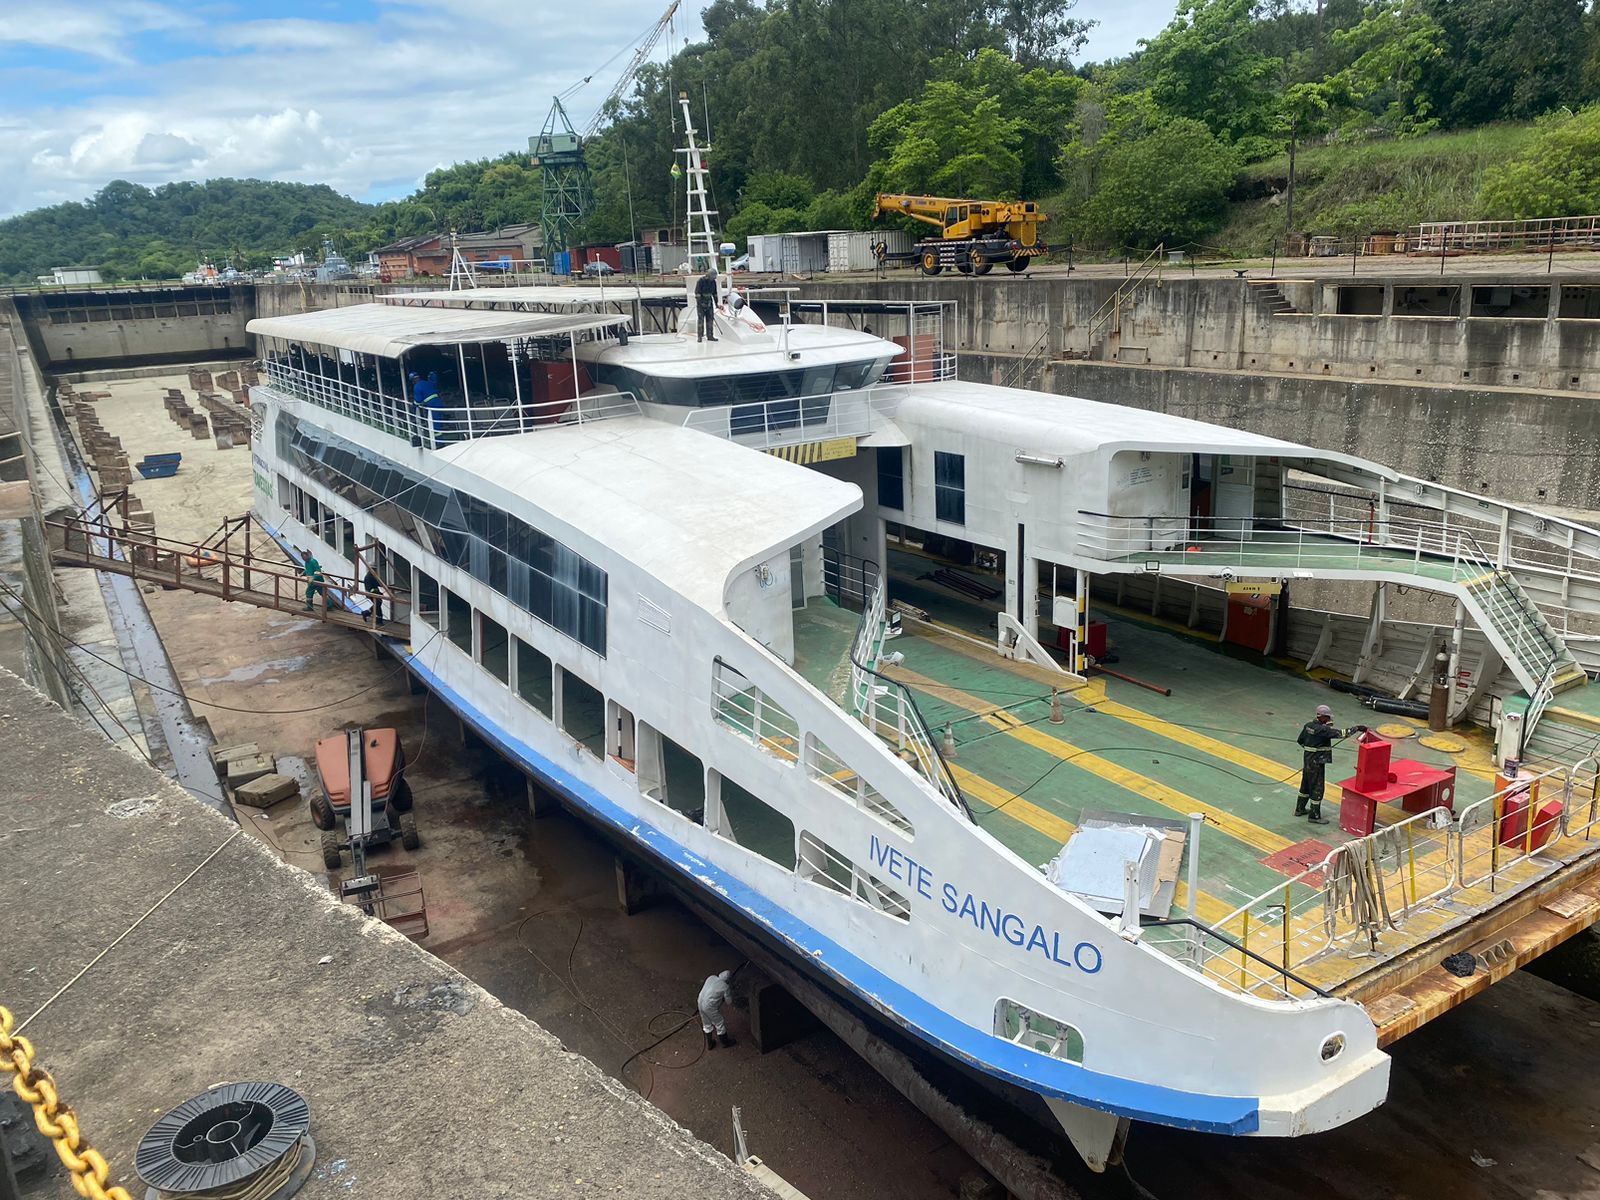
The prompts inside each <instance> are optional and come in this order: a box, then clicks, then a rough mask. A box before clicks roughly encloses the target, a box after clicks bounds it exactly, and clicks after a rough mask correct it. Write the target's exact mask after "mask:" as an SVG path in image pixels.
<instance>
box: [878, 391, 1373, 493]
mask: <svg viewBox="0 0 1600 1200" xmlns="http://www.w3.org/2000/svg"><path fill="white" fill-rule="evenodd" d="M893 415H894V417H895V419H896V421H897V422H899V423H900V424H902V425H909V426H916V425H926V426H933V427H935V428H938V429H939V430H941V431H943V432H945V433H947V434H959V433H962V432H969V433H972V434H974V435H982V436H985V437H989V438H991V439H993V438H1001V437H1009V438H1011V439H1012V440H1014V441H1015V443H1016V446H1017V449H1019V450H1026V451H1029V452H1031V453H1034V454H1058V455H1063V456H1068V457H1070V456H1073V455H1080V454H1103V455H1110V454H1114V453H1116V452H1117V451H1119V450H1155V451H1164V452H1169V453H1177V454H1182V453H1194V454H1235V455H1240V456H1243V457H1246V458H1268V457H1273V458H1281V459H1285V460H1287V461H1289V462H1320V463H1336V464H1338V465H1340V466H1342V467H1346V468H1350V469H1353V470H1355V471H1357V472H1359V473H1361V474H1363V475H1370V476H1373V477H1382V478H1385V479H1390V480H1394V479H1398V478H1399V476H1398V475H1397V474H1396V473H1395V472H1394V471H1392V470H1391V469H1389V468H1388V467H1385V466H1383V465H1382V464H1381V463H1376V462H1370V461H1368V460H1367V459H1362V458H1356V457H1355V456H1354V455H1350V454H1344V453H1341V452H1339V451H1334V450H1320V449H1317V448H1315V447H1312V446H1305V445H1301V444H1300V443H1298V442H1287V441H1284V440H1282V439H1281V438H1274V437H1266V436H1264V435H1262V434H1258V433H1250V432H1248V431H1247V430H1242V429H1231V428H1229V427H1228V426H1225V425H1212V424H1210V423H1209V422H1206V421H1196V420H1193V419H1192V418H1190V417H1179V416H1173V415H1171V414H1169V413H1163V412H1155V411H1152V410H1149V409H1142V408H1130V407H1127V406H1125V405H1121V404H1108V403H1105V402H1103V401H1099V400H1085V399H1083V398H1082V397H1079V396H1057V395H1046V394H1044V393H1042V392H1034V391H1026V390H1024V389H1022V388H1008V387H996V386H994V385H992V384H986V383H968V382H965V381H960V382H957V381H952V382H948V383H926V384H918V385H917V386H916V387H912V388H908V389H906V391H905V393H904V399H903V400H902V402H901V403H900V405H899V406H898V408H896V410H895V411H894V414H893Z"/></svg>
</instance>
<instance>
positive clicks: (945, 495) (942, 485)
mask: <svg viewBox="0 0 1600 1200" xmlns="http://www.w3.org/2000/svg"><path fill="white" fill-rule="evenodd" d="M933 511H934V515H935V516H936V517H938V518H939V520H941V521H948V522H950V523H951V524H952V525H965V524H966V523H967V459H966V455H964V454H947V453H945V452H944V451H943V450H935V451H934V452H933Z"/></svg>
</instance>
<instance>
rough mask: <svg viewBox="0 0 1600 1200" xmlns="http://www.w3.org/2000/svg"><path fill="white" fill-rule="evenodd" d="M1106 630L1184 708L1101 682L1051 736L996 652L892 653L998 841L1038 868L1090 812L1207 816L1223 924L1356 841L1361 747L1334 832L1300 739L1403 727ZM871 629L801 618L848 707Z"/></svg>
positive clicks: (911, 632)
mask: <svg viewBox="0 0 1600 1200" xmlns="http://www.w3.org/2000/svg"><path fill="white" fill-rule="evenodd" d="M894 563H895V565H896V567H898V568H901V569H899V570H897V571H896V573H895V575H894V577H893V581H892V587H891V594H892V595H894V596H896V597H897V598H904V599H907V600H908V601H909V602H910V603H913V604H916V605H917V606H918V607H921V608H931V609H932V610H933V611H934V612H935V614H936V615H937V616H938V617H940V618H944V617H947V616H954V617H955V618H956V620H957V621H959V622H960V623H961V624H963V625H968V626H970V625H973V624H976V623H977V621H978V620H980V619H982V617H983V610H982V608H981V606H978V605H976V604H973V603H971V602H968V601H966V600H965V599H963V598H959V597H957V598H954V599H951V600H945V599H943V598H941V597H938V596H937V594H936V593H935V591H934V589H935V588H936V587H937V585H933V584H930V583H928V582H927V581H919V580H918V579H917V577H916V576H917V574H918V573H920V572H921V570H922V569H923V568H924V567H925V566H926V560H921V559H918V558H916V557H915V556H904V557H903V558H896V559H894ZM1096 618H1097V619H1103V620H1106V621H1107V624H1108V625H1109V631H1108V632H1109V638H1110V648H1111V649H1112V650H1113V651H1114V653H1115V655H1116V658H1117V661H1116V663H1115V668H1116V669H1117V670H1118V671H1120V672H1122V673H1124V674H1127V675H1132V676H1135V677H1137V678H1141V679H1144V680H1146V681H1148V682H1152V683H1159V684H1160V685H1161V686H1163V687H1170V688H1171V689H1172V695H1171V696H1160V695H1157V694H1155V693H1153V692H1150V691H1147V690H1145V689H1143V688H1140V687H1138V686H1136V685H1134V684H1130V683H1125V682H1123V681H1121V680H1117V679H1112V678H1109V677H1104V676H1101V677H1097V678H1096V679H1095V680H1094V681H1093V682H1092V683H1091V684H1090V685H1089V687H1087V688H1085V689H1082V690H1080V691H1079V692H1076V693H1070V694H1067V695H1064V696H1063V700H1062V718H1063V719H1062V723H1061V724H1060V725H1054V724H1051V723H1050V721H1049V715H1050V688H1049V686H1048V684H1047V683H1046V682H1045V681H1044V679H1043V678H1042V676H1041V674H1040V672H1038V671H1037V670H1029V669H1026V668H1019V667H1018V666H1017V665H1016V664H1013V663H1011V662H1009V661H1008V660H1006V659H1002V658H1000V657H999V656H998V655H996V654H993V653H990V652H989V651H988V650H987V649H986V647H985V646H982V645H977V644H969V645H966V646H962V645H961V643H959V642H958V641H956V640H955V639H953V638H948V637H938V636H934V637H929V636H922V635H919V633H918V632H917V626H916V624H915V623H912V622H908V623H907V626H906V628H907V633H906V634H905V635H903V636H901V637H900V638H899V639H897V640H896V641H894V642H893V643H892V647H893V649H894V650H896V651H899V652H900V653H901V654H903V655H904V656H905V661H904V662H903V664H901V666H899V667H898V668H886V673H887V674H889V675H891V676H893V677H895V678H897V679H899V680H900V681H901V682H904V683H905V684H907V685H908V686H909V687H910V688H911V690H912V692H913V694H914V695H915V697H916V701H917V705H918V707H919V708H920V709H921V711H922V714H923V716H924V717H925V718H926V720H927V722H928V725H929V727H930V729H931V730H932V731H933V734H934V738H935V741H939V740H940V739H941V735H942V731H943V729H944V727H945V726H946V725H947V724H948V725H949V726H950V728H951V732H952V734H953V736H954V740H955V745H956V755H955V757H954V759H953V760H952V761H951V766H952V768H953V770H954V772H955V774H956V777H957V781H958V782H959V783H960V785H961V787H962V790H963V791H964V792H965V793H966V795H967V799H968V803H969V805H970V806H971V808H972V811H973V814H974V816H975V817H976V818H977V820H978V823H979V824H980V825H982V826H983V828H984V829H986V830H988V831H989V832H990V833H991V834H993V835H994V836H995V837H996V838H998V839H999V840H1000V841H1001V842H1003V843H1004V844H1005V845H1006V846H1008V847H1009V848H1010V849H1012V850H1013V851H1015V852H1016V853H1017V854H1018V855H1019V856H1021V857H1022V858H1023V859H1025V860H1026V861H1028V862H1030V863H1033V864H1035V865H1036V866H1039V867H1041V868H1042V867H1043V866H1044V865H1045V864H1046V863H1048V862H1049V861H1050V859H1051V858H1053V857H1054V856H1055V855H1056V853H1057V852H1058V851H1059V850H1060V849H1061V847H1062V845H1063V844H1064V842H1065V840H1066V838H1067V837H1069V836H1070V835H1071V833H1072V831H1073V829H1074V828H1076V826H1077V825H1078V823H1079V822H1080V821H1081V819H1082V816H1083V813H1084V812H1085V811H1095V810H1101V811H1112V812H1118V813H1128V814H1132V815H1134V816H1153V817H1164V818H1169V819H1178V820H1182V819H1185V818H1186V817H1187V815H1188V814H1189V813H1191V812H1194V811H1205V812H1206V813H1207V815H1208V820H1207V824H1206V829H1205V834H1204V836H1203V837H1202V839H1201V849H1200V863H1201V871H1200V874H1201V888H1202V892H1203V893H1204V895H1205V897H1206V898H1207V902H1206V903H1204V904H1203V907H1205V908H1207V909H1209V911H1210V912H1211V913H1212V914H1213V915H1221V914H1223V913H1226V912H1228V911H1229V910H1231V909H1233V908H1235V907H1237V906H1238V905H1240V904H1242V903H1244V902H1245V901H1247V900H1249V899H1251V898H1253V897H1256V896H1259V895H1261V894H1262V893H1264V892H1265V891H1267V890H1268V889H1270V888H1272V887H1274V886H1275V885H1277V884H1280V883H1283V882H1285V881H1286V880H1287V878H1288V875H1286V874H1285V873H1284V872H1283V871H1279V870H1277V869H1275V868H1273V867H1270V866H1266V865H1264V864H1263V863H1262V859H1264V858H1267V857H1269V856H1271V855H1273V854H1277V853H1280V852H1282V851H1284V850H1287V849H1290V848H1291V847H1296V846H1298V845H1300V843H1303V842H1306V841H1307V840H1315V841H1317V842H1321V843H1325V844H1326V846H1333V845H1337V844H1339V843H1340V842H1342V841H1345V840H1347V836H1346V835H1345V834H1343V833H1342V832H1341V831H1340V830H1339V827H1338V824H1337V819H1338V805H1337V802H1336V797H1337V792H1336V791H1335V790H1333V789H1332V787H1331V785H1333V784H1335V783H1337V781H1338V780H1340V779H1343V778H1346V777H1347V776H1348V775H1350V774H1352V773H1353V772H1354V764H1355V749H1354V742H1353V740H1352V741H1351V742H1348V743H1344V744H1343V745H1341V746H1340V747H1339V748H1338V749H1337V750H1336V751H1335V758H1334V763H1333V765H1332V766H1331V767H1330V768H1329V770H1328V773H1327V779H1328V783H1329V785H1330V794H1329V796H1328V798H1327V799H1326V800H1325V808H1324V815H1325V816H1327V817H1329V818H1330V823H1329V824H1327V825H1320V826H1319V825H1311V824H1309V823H1308V822H1307V821H1306V820H1305V819H1304V818H1303V817H1296V816H1294V804H1295V797H1296V795H1297V793H1298V791H1299V780H1300V765H1301V750H1300V747H1299V746H1298V744H1297V743H1296V741H1295V738H1296V736H1297V735H1298V733H1299V731H1300V727H1301V726H1302V725H1303V724H1304V723H1305V722H1306V721H1308V720H1309V719H1311V717H1312V715H1313V714H1314V712H1315V710H1316V706H1317V705H1319V704H1328V705H1330V706H1331V707H1332V708H1333V710H1334V720H1335V721H1336V722H1337V723H1339V724H1341V725H1345V726H1349V725H1357V724H1371V725H1374V726H1375V725H1378V724H1380V723H1384V722H1386V721H1391V720H1392V718H1384V717H1380V716H1379V715H1378V714H1374V713H1373V712H1372V711H1371V710H1369V709H1366V708H1363V707H1362V706H1361V705H1360V704H1358V703H1357V702H1356V701H1355V700H1354V698H1353V697H1350V696H1346V695H1343V694H1341V693H1338V692H1334V691H1331V690H1330V689H1329V688H1327V687H1326V686H1324V685H1322V684H1320V683H1318V682H1317V681H1315V680H1313V679H1310V678H1307V677H1306V676H1304V675H1302V674H1298V673H1296V672H1293V671H1290V670H1287V669H1285V668H1283V667H1280V666H1278V665H1277V664H1275V663H1272V662H1270V661H1267V662H1264V661H1263V660H1262V659H1261V658H1260V656H1259V655H1253V654H1249V653H1248V652H1234V651H1232V650H1230V649H1229V648H1225V647H1220V646H1218V645H1217V644H1215V643H1214V642H1208V641H1205V640H1203V639H1201V638H1197V637H1194V636H1190V635H1184V634H1179V633H1176V632H1173V631H1171V630H1168V629H1164V628H1161V627H1159V626H1156V625H1153V624H1149V623H1146V622H1141V621H1138V620H1136V619H1131V618H1129V617H1126V616H1114V615H1111V614H1108V613H1107V612H1105V611H1103V610H1097V612H1096ZM858 619H859V618H858V616H857V615H856V614H855V613H852V612H849V611H847V610H843V609H839V608H837V607H835V606H834V605H832V604H831V602H826V601H815V600H814V601H812V602H811V604H809V605H808V606H807V607H806V608H805V609H803V610H796V613H795V630H796V634H795V641H796V665H797V667H799V669H800V670H801V671H802V673H803V674H805V676H806V677H807V678H808V679H809V680H810V681H811V682H812V683H814V684H816V685H817V686H818V687H821V688H823V689H824V690H826V691H829V692H830V694H832V695H835V696H836V697H837V696H839V695H842V692H843V688H842V685H841V683H840V681H841V679H842V677H843V675H844V674H845V673H846V672H847V671H848V657H847V656H848V650H849V644H850V639H851V638H852V637H853V636H854V632H855V627H856V623H857V621H858ZM1395 756H1396V757H1397V758H1411V759H1415V760H1417V761H1420V762H1425V763H1427V764H1429V765H1432V766H1451V765H1456V766H1458V768H1459V766H1460V764H1459V763H1457V762H1456V761H1455V760H1454V759H1453V758H1452V756H1451V755H1449V754H1445V753H1442V752H1440V751H1436V750H1430V749H1428V748H1427V747H1424V746H1421V745H1419V744H1418V743H1417V742H1416V741H1415V739H1403V740H1401V741H1400V742H1398V743H1397V745H1396V748H1395ZM1490 791H1491V785H1490V783H1489V782H1488V781H1487V780H1486V779H1483V778H1479V777H1478V776H1476V775H1473V774H1471V773H1469V772H1468V771H1466V770H1461V769H1458V772H1457V794H1458V800H1457V807H1458V809H1459V808H1460V807H1461V805H1463V804H1466V803H1469V802H1470V801H1472V800H1476V799H1480V798H1482V797H1484V796H1487V795H1489V794H1490ZM1401 815H1402V814H1401V813H1400V812H1399V810H1398V809H1395V808H1392V807H1390V808H1389V809H1388V811H1382V810H1380V820H1384V821H1393V820H1397V819H1399V818H1400V816H1401ZM1302 849H1303V850H1306V851H1314V850H1315V848H1314V847H1302ZM1322 853H1326V850H1325V849H1324V850H1323V851H1322ZM1320 857H1321V854H1320V853H1314V854H1313V858H1320ZM1288 870H1289V873H1290V874H1293V873H1296V871H1295V868H1293V867H1290V868H1288Z"/></svg>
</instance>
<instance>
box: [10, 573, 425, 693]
mask: <svg viewBox="0 0 1600 1200" xmlns="http://www.w3.org/2000/svg"><path fill="white" fill-rule="evenodd" d="M0 591H3V592H5V593H7V594H9V595H10V596H11V597H12V598H13V599H14V600H15V601H16V602H17V604H18V605H20V606H21V607H22V609H23V610H24V611H25V612H27V613H28V614H29V615H30V616H32V617H33V618H34V619H35V620H36V621H38V622H39V623H40V624H42V625H43V626H44V627H45V628H46V629H47V630H49V631H50V632H51V633H53V634H54V635H55V636H56V637H58V638H60V639H61V640H62V641H64V642H66V643H67V644H68V645H69V646H74V647H76V648H77V649H79V650H82V651H83V652H84V653H85V654H87V655H88V656H89V657H90V658H92V659H95V660H96V661H97V662H101V663H104V664H105V665H106V666H108V667H110V668H111V669H112V670H114V671H119V672H121V673H122V674H123V675H126V676H127V677H128V678H129V679H133V680H137V681H138V682H139V683H142V684H144V685H145V686H146V687H148V688H151V689H153V690H154V691H158V692H164V693H166V694H167V695H169V696H178V697H181V698H183V699H184V700H187V701H188V702H189V703H190V704H198V705H202V706H203V707H206V708H215V709H219V710H221V711H223V712H236V713H244V714H246V715H248V716H255V717H286V716H296V715H299V714H302V713H312V712H321V711H323V710H324V709H328V708H338V707H339V706H340V705H343V704H348V703H349V702H350V701H352V700H354V699H356V698H357V697H359V696H364V695H366V694H367V693H368V692H370V691H372V690H373V689H375V688H378V687H381V686H382V685H383V684H384V683H386V682H388V680H389V679H390V678H392V677H393V676H395V675H398V674H399V673H400V672H401V671H403V670H404V669H405V667H406V664H405V662H404V661H402V662H400V663H397V664H396V665H395V666H394V667H393V668H392V669H391V670H389V671H387V672H385V674H384V675H383V677H382V678H380V679H379V680H377V681H376V682H375V683H370V684H368V685H367V686H366V687H364V688H362V689H360V690H359V691H355V692H351V693H350V694H349V695H348V696H342V697H340V698H339V699H338V700H330V701H328V702H327V703H325V704H313V705H310V706H308V707H305V708H241V707H238V706H236V705H232V704H221V703H218V702H217V701H215V700H201V699H198V698H196V697H194V696H191V695H189V694H188V693H187V692H184V691H182V690H181V689H178V688H169V687H167V686H165V685H164V684H159V683H156V682H154V681H152V680H149V679H146V678H145V677H144V676H143V675H139V674H137V673H136V672H133V671H130V670H128V668H127V667H124V666H122V665H121V664H120V663H114V662H112V661H111V660H110V659H108V658H106V657H104V656H103V655H100V654H96V653H95V652H94V651H93V650H91V649H90V648H89V647H88V646H85V645H84V644H83V643H82V642H78V641H75V640H74V639H72V638H71V637H68V636H67V634H66V633H65V632H64V631H62V629H61V628H60V627H59V626H56V625H52V624H51V623H50V622H49V621H47V620H45V618H44V617H43V616H42V615H41V614H40V613H39V612H38V611H37V610H35V609H34V608H33V607H32V606H30V605H29V604H28V603H27V602H26V601H25V600H23V599H22V597H21V595H20V594H19V593H18V592H17V591H16V590H15V589H14V588H13V587H12V586H11V585H10V584H8V583H6V582H5V581H4V580H0ZM439 632H440V631H439V630H437V629H435V630H434V631H433V633H431V634H430V635H429V636H428V638H427V640H426V641H424V642H423V643H422V645H420V646H418V647H417V648H416V649H415V650H413V651H412V652H411V658H413V659H414V658H417V657H419V656H420V655H421V654H422V652H423V651H424V650H426V649H427V648H428V647H429V646H430V645H432V643H433V640H434V639H435V638H437V637H438V636H439Z"/></svg>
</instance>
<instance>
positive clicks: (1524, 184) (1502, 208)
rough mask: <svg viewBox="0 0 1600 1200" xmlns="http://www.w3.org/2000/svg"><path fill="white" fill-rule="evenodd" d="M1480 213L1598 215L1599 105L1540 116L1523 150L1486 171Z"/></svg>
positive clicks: (1498, 215)
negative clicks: (1580, 110) (1570, 111)
mask: <svg viewBox="0 0 1600 1200" xmlns="http://www.w3.org/2000/svg"><path fill="white" fill-rule="evenodd" d="M1478 210H1479V214H1480V215H1481V216H1484V217H1489V218H1502V219H1507V220H1509V219H1513V218H1517V219H1525V218H1534V217H1577V216H1587V215H1589V214H1591V213H1596V212H1600V105H1591V106H1590V107H1588V108H1586V109H1584V110H1583V111H1582V112H1579V113H1577V114H1572V113H1556V114H1552V115H1551V116H1548V117H1545V118H1543V119H1542V120H1541V121H1540V122H1539V131H1538V133H1537V135H1536V136H1535V137H1534V139H1533V141H1532V143H1531V144H1530V145H1529V146H1528V148H1527V149H1526V150H1524V151H1523V152H1522V153H1521V154H1519V155H1518V156H1517V157H1515V158H1513V159H1512V160H1511V161H1509V162H1506V163H1500V164H1497V165H1495V166H1491V167H1489V168H1488V169H1487V170H1486V171H1484V173H1483V185H1482V187H1481V188H1480V189H1479V192H1478Z"/></svg>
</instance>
